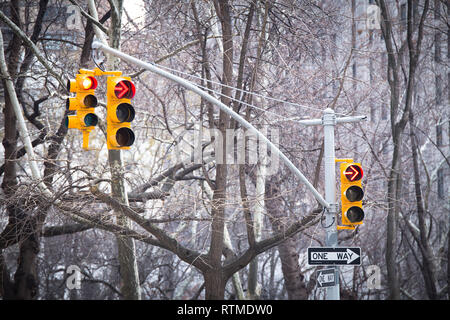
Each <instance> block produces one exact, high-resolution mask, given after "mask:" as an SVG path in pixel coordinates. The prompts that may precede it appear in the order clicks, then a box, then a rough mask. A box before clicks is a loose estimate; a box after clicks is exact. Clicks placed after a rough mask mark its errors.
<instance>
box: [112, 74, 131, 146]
mask: <svg viewBox="0 0 450 320" xmlns="http://www.w3.org/2000/svg"><path fill="white" fill-rule="evenodd" d="M135 93H136V89H135V86H134V84H133V82H131V78H129V77H115V76H114V77H108V80H107V130H106V131H107V146H108V149H116V150H117V149H129V147H130V146H131V145H133V143H134V140H135V135H134V132H133V130H131V129H130V122H131V121H133V120H134V117H135V111H134V107H133V106H132V105H131V99H132V98H133V97H134V95H135Z"/></svg>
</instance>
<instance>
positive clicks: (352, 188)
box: [340, 163, 364, 226]
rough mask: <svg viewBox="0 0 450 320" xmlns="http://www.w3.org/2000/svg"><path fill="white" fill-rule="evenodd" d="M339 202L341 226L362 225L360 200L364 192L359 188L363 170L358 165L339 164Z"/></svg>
mask: <svg viewBox="0 0 450 320" xmlns="http://www.w3.org/2000/svg"><path fill="white" fill-rule="evenodd" d="M340 170H341V202H342V224H343V225H350V226H353V225H357V224H362V223H363V222H362V221H363V219H364V210H363V207H362V199H363V197H364V191H363V189H362V187H361V179H362V178H363V169H362V167H361V164H360V163H341V166H340Z"/></svg>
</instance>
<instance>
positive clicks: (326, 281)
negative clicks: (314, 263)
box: [317, 269, 336, 287]
mask: <svg viewBox="0 0 450 320" xmlns="http://www.w3.org/2000/svg"><path fill="white" fill-rule="evenodd" d="M317 282H318V283H319V287H325V286H334V285H336V281H335V277H334V269H322V270H319V271H317Z"/></svg>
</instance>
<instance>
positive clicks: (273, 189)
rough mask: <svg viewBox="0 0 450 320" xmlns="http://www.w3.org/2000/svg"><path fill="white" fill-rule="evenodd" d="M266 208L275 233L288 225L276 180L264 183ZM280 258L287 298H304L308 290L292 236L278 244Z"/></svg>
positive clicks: (306, 296)
mask: <svg viewBox="0 0 450 320" xmlns="http://www.w3.org/2000/svg"><path fill="white" fill-rule="evenodd" d="M265 204H266V210H267V214H268V216H269V219H270V222H271V224H272V229H273V231H274V232H275V233H279V232H283V230H285V229H287V228H288V227H289V225H288V224H287V218H286V217H285V214H284V210H283V208H284V204H283V200H282V199H281V194H280V190H279V187H278V182H277V181H273V179H270V180H269V181H268V184H267V185H266V200H265ZM277 248H278V253H279V255H280V260H281V270H282V271H283V277H284V285H285V287H286V292H287V294H288V299H289V300H306V299H307V298H308V292H307V288H306V284H305V282H304V276H303V275H302V274H301V272H300V265H299V255H298V253H297V244H296V243H295V239H294V238H293V237H290V238H287V239H286V240H284V241H283V242H282V243H280V244H279V245H278V247H277Z"/></svg>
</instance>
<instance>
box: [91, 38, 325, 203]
mask: <svg viewBox="0 0 450 320" xmlns="http://www.w3.org/2000/svg"><path fill="white" fill-rule="evenodd" d="M92 48H93V49H101V50H103V51H104V52H105V53H108V54H111V55H114V56H116V57H119V58H121V59H123V60H125V61H128V62H130V63H133V64H136V65H138V66H140V67H142V68H144V69H147V70H150V71H151V72H154V73H156V74H159V75H160V76H162V77H164V78H167V79H169V80H172V81H175V82H176V83H178V84H180V85H181V86H183V87H184V88H186V89H188V90H191V91H193V92H195V93H197V94H198V95H200V96H201V97H203V98H204V99H206V100H208V101H209V102H211V103H212V104H215V105H216V106H218V107H219V108H220V109H221V110H222V111H223V112H226V113H227V114H229V115H230V116H231V117H233V118H234V119H235V120H236V121H237V122H239V123H240V124H241V125H242V126H243V127H245V128H247V129H248V130H250V131H251V132H253V133H255V134H256V135H257V136H258V137H259V138H260V139H261V140H263V141H264V142H265V143H267V144H268V145H269V146H270V148H271V151H272V152H275V153H276V154H278V155H279V156H280V158H281V160H283V162H284V163H285V164H286V165H287V166H288V168H289V169H290V170H291V172H292V173H293V174H294V175H296V176H297V177H298V178H299V179H300V180H301V181H302V182H303V183H304V184H305V186H306V187H307V188H308V189H309V190H310V191H311V192H312V194H313V195H314V197H315V198H316V199H317V201H319V203H320V204H321V205H323V206H324V207H326V208H329V207H330V205H329V203H328V202H327V201H325V199H324V198H323V197H322V195H321V194H320V193H319V192H318V191H317V190H316V189H315V188H314V186H313V185H312V184H311V183H310V182H309V181H308V179H306V177H305V176H304V175H303V174H302V173H301V172H300V170H298V169H297V168H296V167H295V166H294V164H293V163H292V162H291V161H290V160H289V159H288V158H287V157H286V156H285V155H284V154H283V153H282V152H281V151H280V150H279V149H278V148H277V147H276V146H275V145H274V144H273V143H272V142H271V141H270V140H269V139H267V138H266V137H265V136H264V135H263V134H262V133H261V132H259V131H258V130H257V129H256V128H255V127H254V126H253V125H251V124H250V123H249V122H247V121H246V120H245V119H244V118H242V117H241V116H240V115H239V114H237V113H236V112H234V111H233V110H232V109H230V108H229V107H227V106H226V105H224V104H223V103H222V102H220V101H219V100H217V99H216V98H214V97H213V96H211V95H210V94H208V93H206V92H205V91H203V90H201V89H200V88H198V87H197V86H196V85H194V84H192V83H190V82H189V81H186V80H185V79H183V78H180V77H178V76H176V75H173V74H171V73H169V72H166V71H164V70H162V69H160V68H158V67H157V66H155V65H154V64H151V63H147V62H144V61H141V60H139V59H136V58H134V57H132V56H129V55H127V54H125V53H123V52H121V51H119V50H115V49H112V48H110V47H109V46H106V45H104V44H103V43H101V42H99V41H94V42H93V43H92Z"/></svg>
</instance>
